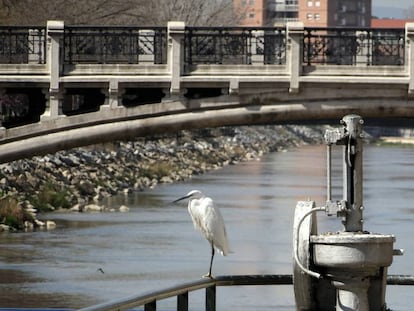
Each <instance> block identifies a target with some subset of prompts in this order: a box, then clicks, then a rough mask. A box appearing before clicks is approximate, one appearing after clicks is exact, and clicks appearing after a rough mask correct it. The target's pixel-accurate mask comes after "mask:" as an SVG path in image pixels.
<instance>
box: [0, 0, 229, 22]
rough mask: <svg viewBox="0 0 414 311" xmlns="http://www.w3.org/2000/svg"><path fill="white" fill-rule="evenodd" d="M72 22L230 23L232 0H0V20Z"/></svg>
mask: <svg viewBox="0 0 414 311" xmlns="http://www.w3.org/2000/svg"><path fill="white" fill-rule="evenodd" d="M53 19H59V20H64V21H65V23H66V24H76V25H109V24H119V25H131V24H135V25H138V24H139V25H147V26H152V25H156V26H164V25H166V23H167V22H168V21H172V20H176V21H177V20H179V21H184V22H186V24H187V25H206V26H209V25H210V26H211V25H216V26H219V25H232V24H234V23H235V19H234V14H233V1H232V0H169V1H166V0H0V23H1V24H8V25H10V24H17V25H43V24H45V23H46V21H47V20H53Z"/></svg>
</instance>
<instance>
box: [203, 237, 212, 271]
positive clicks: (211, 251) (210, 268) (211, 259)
mask: <svg viewBox="0 0 414 311" xmlns="http://www.w3.org/2000/svg"><path fill="white" fill-rule="evenodd" d="M213 258H214V246H213V243H211V259H210V269H209V270H208V274H206V275H203V277H206V278H212V276H211V269H212V267H213Z"/></svg>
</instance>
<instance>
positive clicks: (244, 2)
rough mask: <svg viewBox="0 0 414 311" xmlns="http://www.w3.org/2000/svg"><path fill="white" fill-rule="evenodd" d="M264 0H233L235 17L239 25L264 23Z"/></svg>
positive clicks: (261, 24) (265, 3) (260, 24)
mask: <svg viewBox="0 0 414 311" xmlns="http://www.w3.org/2000/svg"><path fill="white" fill-rule="evenodd" d="M266 5H267V1H266V0H233V6H234V10H235V15H236V18H237V19H238V25H240V26H257V27H260V26H263V25H265V24H266Z"/></svg>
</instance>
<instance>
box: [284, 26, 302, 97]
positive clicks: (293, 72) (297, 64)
mask: <svg viewBox="0 0 414 311" xmlns="http://www.w3.org/2000/svg"><path fill="white" fill-rule="evenodd" d="M286 29H287V54H286V66H287V68H288V72H289V75H290V88H289V92H290V93H298V92H299V78H300V76H301V74H302V59H303V52H302V51H303V31H304V26H303V23H302V22H288V23H287V25H286Z"/></svg>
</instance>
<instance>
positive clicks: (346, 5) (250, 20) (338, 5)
mask: <svg viewBox="0 0 414 311" xmlns="http://www.w3.org/2000/svg"><path fill="white" fill-rule="evenodd" d="M234 8H235V10H236V12H237V13H236V15H237V16H238V17H239V23H238V24H239V25H241V26H272V25H275V24H284V23H286V22H289V21H302V22H303V23H304V24H305V26H307V27H370V25H371V13H372V8H371V0H234Z"/></svg>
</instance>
